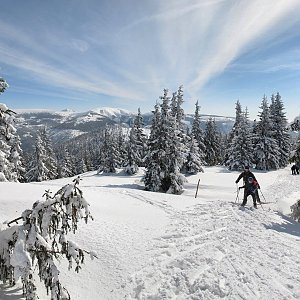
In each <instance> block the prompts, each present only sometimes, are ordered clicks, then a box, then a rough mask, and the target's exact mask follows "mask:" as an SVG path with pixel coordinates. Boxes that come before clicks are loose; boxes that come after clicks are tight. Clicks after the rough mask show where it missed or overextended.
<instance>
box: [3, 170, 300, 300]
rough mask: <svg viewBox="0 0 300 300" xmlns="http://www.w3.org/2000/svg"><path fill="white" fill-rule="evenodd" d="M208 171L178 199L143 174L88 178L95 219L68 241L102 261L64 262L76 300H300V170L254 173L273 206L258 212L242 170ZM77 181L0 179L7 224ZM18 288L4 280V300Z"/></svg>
mask: <svg viewBox="0 0 300 300" xmlns="http://www.w3.org/2000/svg"><path fill="white" fill-rule="evenodd" d="M204 171H205V172H204V173H200V174H198V175H194V176H190V177H188V178H187V179H188V183H186V184H185V190H184V193H183V194H182V195H180V196H178V195H169V194H161V193H152V192H146V191H144V190H143V185H142V184H141V182H140V179H141V177H142V174H143V173H142V171H141V172H140V173H139V174H137V175H135V176H126V175H125V174H124V173H122V172H121V171H120V172H119V173H117V174H115V175H97V174H96V172H89V173H85V174H83V177H82V178H83V180H82V181H81V182H80V188H81V189H82V191H83V194H84V197H85V199H86V200H87V201H88V202H89V203H90V207H89V209H90V211H91V213H92V215H93V217H94V221H91V222H88V224H85V223H84V221H82V224H80V225H81V226H80V229H79V232H78V234H77V235H76V236H71V237H69V238H71V239H72V240H73V241H74V243H76V244H77V245H80V246H81V247H83V248H84V249H85V250H89V251H92V252H91V254H92V256H93V257H94V256H96V257H97V258H96V257H94V259H93V260H91V259H90V256H89V255H87V256H86V258H85V265H84V266H83V268H82V270H80V272H79V273H78V274H77V273H75V271H74V270H73V269H72V270H70V271H68V263H67V262H63V261H61V262H60V265H59V267H60V268H61V269H62V272H61V273H60V277H61V278H62V283H63V284H64V285H65V286H66V287H67V288H68V289H69V291H70V294H71V297H72V299H75V300H79V299H80V300H82V299H89V300H98V299H99V300H110V299H111V300H121V299H123V300H124V299H127V300H128V299H147V300H150V299H151V300H161V299H174V300H175V299H176V300H185V299H190V300H196V299H197V300H198V299H205V300H206V299H230V300H232V299H234V300H235V299H236V300H238V299H247V300H249V299H250V300H252V299H253V300H257V299H262V300H269V299H300V268H299V265H300V224H299V223H296V222H294V221H293V220H291V219H290V218H289V217H288V216H287V214H288V213H289V206H290V205H291V204H293V203H294V202H296V200H297V199H299V198H300V184H299V182H300V176H297V175H296V176H292V175H291V174H290V169H289V168H286V169H283V170H278V171H273V172H267V173H266V172H256V171H254V173H255V175H256V177H257V179H258V181H259V183H260V186H261V192H262V194H261V193H260V196H261V200H262V201H266V202H267V203H266V204H262V205H261V206H260V205H259V206H258V209H257V210H256V209H254V208H253V207H252V206H253V204H252V200H251V199H250V197H249V199H248V203H247V206H246V207H245V208H244V209H241V208H240V206H239V204H240V203H241V198H242V191H241V192H240V194H239V197H238V198H236V185H235V183H234V182H235V179H236V178H237V177H238V175H239V173H238V172H228V171H227V170H226V169H225V168H222V167H206V168H205V170H204ZM199 178H200V186H199V191H198V196H197V198H195V192H196V186H197V182H198V179H199ZM71 182H72V179H70V178H69V179H58V180H53V181H48V182H39V183H30V184H18V183H11V182H1V183H0V188H1V193H0V220H1V222H4V221H5V220H12V219H14V218H16V217H18V216H20V215H21V213H22V211H23V210H25V209H27V208H30V207H31V206H32V203H33V202H35V201H36V200H38V199H41V195H42V194H43V193H44V191H45V190H46V189H49V188H50V189H51V190H52V191H53V192H56V191H57V190H58V189H59V188H61V187H62V186H63V185H65V184H67V183H71ZM262 195H263V196H262ZM235 201H236V202H235ZM1 228H3V229H5V225H4V224H2V225H1V226H0V229H1ZM21 261H22V262H23V261H25V260H23V259H22V260H21ZM21 293H22V290H21V289H20V288H19V287H18V288H16V287H13V288H8V287H7V286H6V285H0V299H1V300H8V299H23V298H21V296H20V295H21ZM42 299H49V298H47V297H46V296H45V297H44V298H42Z"/></svg>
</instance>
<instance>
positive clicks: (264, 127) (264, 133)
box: [254, 96, 280, 171]
mask: <svg viewBox="0 0 300 300" xmlns="http://www.w3.org/2000/svg"><path fill="white" fill-rule="evenodd" d="M260 108H261V112H260V113H259V120H258V121H257V124H256V128H255V131H256V134H255V135H254V155H255V157H254V159H255V162H256V169H258V170H265V171H268V170H272V169H273V170H274V169H278V168H279V167H280V164H279V159H280V151H279V148H278V143H277V141H276V140H275V139H274V138H273V136H274V133H273V131H272V129H273V127H272V120H271V117H270V110H269V106H268V101H267V98H266V96H264V97H263V100H262V103H261V106H260Z"/></svg>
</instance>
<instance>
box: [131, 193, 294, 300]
mask: <svg viewBox="0 0 300 300" xmlns="http://www.w3.org/2000/svg"><path fill="white" fill-rule="evenodd" d="M132 196H134V195H132ZM136 197H139V198H140V200H141V201H146V202H148V203H150V204H152V205H155V206H157V207H160V208H162V209H164V210H165V211H166V212H167V213H168V214H170V224H169V226H168V227H167V230H166V232H165V234H164V235H163V236H161V237H160V238H157V240H156V243H155V249H157V250H154V249H153V253H154V255H153V258H152V260H151V261H150V262H149V264H148V265H147V266H146V267H144V268H142V269H141V270H140V271H139V272H137V273H135V274H134V275H133V276H132V278H131V282H130V283H129V284H130V285H131V286H132V291H133V292H132V293H131V294H130V295H127V296H126V299H147V300H161V299H182V300H183V299H193V300H196V299H197V300H198V299H199V300H200V299H205V300H206V299H221V298H225V299H247V300H248V299H299V298H300V281H299V280H300V270H299V268H298V265H299V263H300V250H299V241H300V237H299V236H298V237H297V236H295V235H289V237H288V239H289V244H287V243H286V241H287V234H289V232H284V230H277V226H279V227H280V226H281V225H282V226H283V227H284V226H285V225H284V224H283V223H284V220H283V219H282V217H281V216H280V215H279V214H277V213H276V212H274V211H272V210H270V209H266V208H265V209H264V210H262V209H258V210H255V209H253V208H244V209H240V208H239V207H238V206H236V205H234V204H232V203H230V202H227V201H217V202H205V203H200V204H197V205H195V206H193V207H190V208H189V209H187V210H184V211H182V210H177V209H175V208H174V207H172V206H170V205H168V204H167V203H164V202H153V201H150V200H149V199H148V200H147V199H146V198H144V197H142V196H141V195H140V194H139V195H137V196H136ZM250 202H251V201H250ZM280 224H281V225H280ZM283 235H284V237H283ZM290 274H294V275H293V276H291V275H290Z"/></svg>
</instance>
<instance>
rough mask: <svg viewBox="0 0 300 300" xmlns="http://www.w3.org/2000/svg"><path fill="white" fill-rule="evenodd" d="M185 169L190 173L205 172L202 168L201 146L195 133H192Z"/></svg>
mask: <svg viewBox="0 0 300 300" xmlns="http://www.w3.org/2000/svg"><path fill="white" fill-rule="evenodd" d="M185 171H186V172H187V173H188V174H197V173H198V172H204V170H203V168H202V158H201V157H200V155H199V147H198V144H197V141H196V139H195V138H194V136H193V134H191V135H190V142H189V152H188V156H187V161H186V163H185Z"/></svg>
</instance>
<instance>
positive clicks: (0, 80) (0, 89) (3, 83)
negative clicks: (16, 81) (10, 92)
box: [0, 77, 8, 94]
mask: <svg viewBox="0 0 300 300" xmlns="http://www.w3.org/2000/svg"><path fill="white" fill-rule="evenodd" d="M7 88H8V84H7V82H6V81H5V80H4V79H3V78H2V77H0V94H2V93H3V92H4V91H5V89H7Z"/></svg>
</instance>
